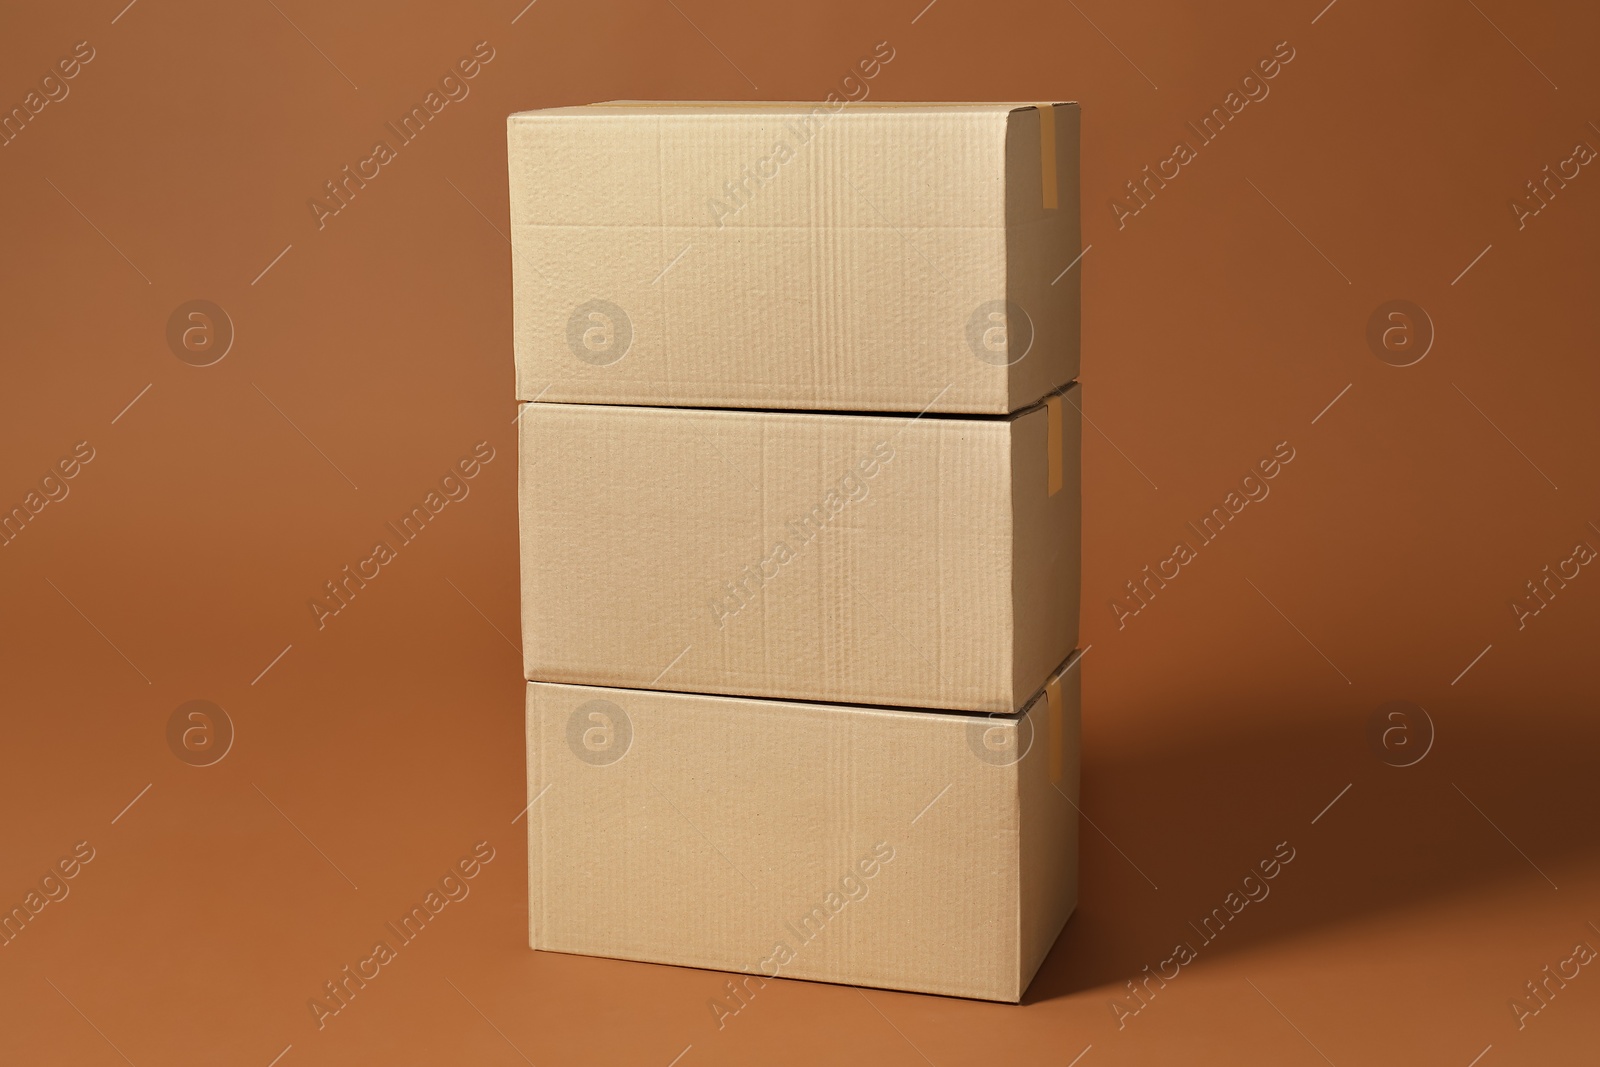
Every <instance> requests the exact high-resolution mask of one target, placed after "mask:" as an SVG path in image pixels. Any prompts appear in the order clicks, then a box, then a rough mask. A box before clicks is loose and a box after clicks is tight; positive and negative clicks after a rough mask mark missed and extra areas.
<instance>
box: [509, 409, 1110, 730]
mask: <svg viewBox="0 0 1600 1067" xmlns="http://www.w3.org/2000/svg"><path fill="white" fill-rule="evenodd" d="M1081 392H1082V390H1081V387H1079V386H1077V385H1075V384H1074V385H1072V386H1070V387H1068V388H1065V389H1063V390H1062V391H1060V392H1057V393H1053V394H1051V395H1050V396H1048V397H1046V398H1044V399H1043V400H1041V402H1040V403H1038V404H1036V405H1033V406H1031V407H1027V408H1024V409H1022V410H1020V411H1018V412H1016V413H1013V414H1011V415H1006V416H988V417H985V416H976V417H972V416H952V415H933V414H929V415H922V416H913V415H909V414H908V415H900V416H891V415H860V414H849V415H832V414H813V413H800V412H770V411H735V410H722V409H717V410H702V409H685V408H655V407H623V406H611V405H593V404H557V403H544V402H539V403H528V404H524V405H522V407H521V414H520V417H519V423H520V437H521V440H520V445H521V456H522V460H521V464H520V469H521V474H520V488H519V506H520V510H521V536H522V546H521V548H522V552H521V557H522V621H523V657H524V671H525V674H526V677H527V678H528V679H530V680H533V681H542V682H558V683H574V684H582V685H597V686H615V687H622V688H633V689H657V690H673V691H678V692H690V693H717V694H728V695H734V696H746V697H773V698H780V699H790V700H810V701H822V702H838V703H851V704H872V705H879V706H882V705H889V706H896V707H913V708H923V709H926V708H937V709H942V710H947V711H966V712H988V713H1001V714H1009V713H1013V712H1017V711H1019V710H1021V709H1022V708H1023V707H1024V706H1025V705H1026V704H1027V702H1028V701H1029V700H1030V699H1031V698H1032V697H1033V696H1034V695H1035V694H1036V693H1037V692H1038V691H1039V689H1040V686H1042V685H1043V684H1044V681H1045V679H1046V678H1047V677H1048V676H1049V674H1050V672H1051V670H1052V669H1054V668H1055V667H1056V666H1057V665H1058V664H1060V663H1061V662H1062V661H1063V660H1065V659H1066V658H1067V656H1068V655H1069V654H1070V653H1071V652H1072V651H1073V649H1074V648H1075V647H1076V645H1077V639H1078V598H1079V580H1080V579H1079V545H1080V512H1079V507H1080V478H1081V471H1080V467H1081V464H1080V447H1081V413H1080V407H1079V405H1080V403H1081V401H1080V395H1081Z"/></svg>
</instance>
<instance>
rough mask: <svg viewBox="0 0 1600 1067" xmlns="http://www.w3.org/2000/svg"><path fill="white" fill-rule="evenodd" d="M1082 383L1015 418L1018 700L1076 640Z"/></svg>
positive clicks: (1014, 660) (1014, 563)
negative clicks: (1040, 406)
mask: <svg viewBox="0 0 1600 1067" xmlns="http://www.w3.org/2000/svg"><path fill="white" fill-rule="evenodd" d="M1082 393H1083V387H1082V386H1081V385H1074V386H1072V387H1071V388H1069V389H1067V390H1066V391H1065V392H1064V393H1062V394H1059V395H1057V396H1055V397H1053V398H1051V399H1050V400H1048V401H1047V402H1046V404H1045V405H1044V406H1043V407H1042V408H1039V409H1036V410H1034V411H1031V412H1028V413H1027V414H1025V415H1022V416H1019V417H1018V418H1015V419H1013V420H1011V514H1012V535H1011V536H1012V571H1011V583H1012V603H1013V605H1014V610H1015V615H1014V619H1015V622H1014V623H1013V625H1012V627H1011V633H1012V635H1013V640H1014V648H1013V651H1012V663H1013V664H1014V666H1015V674H1014V675H1013V684H1014V686H1015V687H1016V688H1015V697H1016V700H1017V701H1018V702H1019V703H1020V702H1021V701H1025V700H1027V699H1028V698H1029V697H1031V696H1032V695H1033V694H1034V693H1036V692H1038V690H1039V686H1041V685H1042V684H1044V679H1045V678H1046V677H1047V676H1048V675H1049V674H1050V672H1052V671H1053V670H1055V669H1056V668H1057V667H1058V666H1060V665H1061V663H1062V661H1063V660H1065V659H1066V658H1067V656H1068V655H1069V654H1070V653H1071V652H1072V650H1073V649H1074V648H1076V647H1077V644H1078V615H1079V600H1080V596H1081V589H1082V482H1083V458H1082V438H1083V432H1082V419H1083V415H1082V411H1081V409H1080V408H1079V404H1080V403H1081V402H1082V400H1081V397H1082Z"/></svg>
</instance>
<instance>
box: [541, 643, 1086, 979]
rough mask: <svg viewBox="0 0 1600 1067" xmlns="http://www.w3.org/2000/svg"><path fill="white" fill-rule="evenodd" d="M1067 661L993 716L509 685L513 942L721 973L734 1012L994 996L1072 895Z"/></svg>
mask: <svg viewBox="0 0 1600 1067" xmlns="http://www.w3.org/2000/svg"><path fill="white" fill-rule="evenodd" d="M1078 673H1079V672H1078V670H1077V669H1076V663H1075V662H1072V663H1069V664H1068V665H1066V666H1064V667H1062V668H1061V669H1060V670H1058V672H1057V673H1056V675H1055V677H1054V679H1053V680H1052V682H1051V683H1050V686H1049V688H1048V694H1049V695H1041V696H1040V697H1039V699H1037V700H1035V701H1034V702H1033V703H1032V704H1030V705H1029V707H1028V708H1027V709H1026V711H1025V712H1023V713H1021V714H1018V715H1008V716H994V717H991V716H973V715H951V714H947V713H924V712H919V711H906V710H902V709H894V708H864V707H838V706H829V705H820V704H801V703H791V702H785V701H758V700H748V699H740V698H732V697H716V696H695V695H689V694H679V693H661V692H644V691H638V690H622V689H605V688H593V687H589V686H570V685H552V684H543V683H530V684H529V685H528V702H527V730H528V797H529V799H530V802H532V803H531V806H530V808H529V809H528V838H529V840H528V855H529V861H528V862H529V884H530V888H529V919H530V923H529V940H530V944H532V945H533V947H534V948H538V949H551V950H554V951H558V952H572V953H580V954H583V955H599V956H615V957H620V958H624V959H633V960H646V961H652V962H657V963H674V964H682V965H686V966H693V967H708V968H714V969H717V970H727V971H743V972H746V976H743V977H740V978H738V979H735V980H734V981H733V984H732V986H731V987H728V988H729V993H728V996H727V1001H726V1003H727V1005H728V1007H729V1008H732V1009H735V1010H736V1009H737V1008H738V1007H739V1006H740V1004H741V1002H742V1001H747V1000H748V999H749V998H750V997H752V996H759V993H760V990H761V988H762V987H763V986H764V985H765V982H764V981H763V980H762V979H763V978H767V979H770V978H775V977H783V978H809V979H817V980H821V981H828V982H844V983H849V984H853V985H868V986H881V987H885V988H890V989H906V990H914V991H919V992H927V993H944V994H951V995H955V996H965V997H977V998H982V999H987V1000H1006V1001H1016V1000H1018V999H1020V998H1021V996H1022V993H1023V990H1024V989H1026V988H1027V985H1028V981H1029V980H1030V979H1031V978H1032V977H1033V974H1034V972H1035V971H1036V970H1037V969H1038V966H1039V964H1040V962H1041V961H1042V960H1043V959H1044V956H1045V953H1046V952H1048V951H1049V949H1050V946H1051V944H1052V943H1053V942H1054V941H1055V938H1056V935H1057V934H1058V933H1059V932H1060V931H1061V927H1062V926H1063V924H1064V923H1065V922H1066V920H1067V917H1068V916H1069V915H1070V914H1071V913H1072V910H1073V907H1074V905H1075V904H1076V901H1077V825H1078V824H1077V811H1076V804H1077V800H1078V731H1079V701H1078V694H1079V681H1078ZM713 1010H714V1011H715V1009H713Z"/></svg>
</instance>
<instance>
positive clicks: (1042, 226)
mask: <svg viewBox="0 0 1600 1067" xmlns="http://www.w3.org/2000/svg"><path fill="white" fill-rule="evenodd" d="M1078 115H1079V112H1078V105H1076V104H1057V105H1054V106H1048V107H1047V106H1041V107H1040V108H1036V109H1028V110H1022V111H1016V112H1013V113H1012V115H1011V121H1010V123H1009V125H1008V129H1007V134H1006V299H1007V301H1009V306H1008V307H1007V313H1008V314H1007V321H1006V332H1007V335H1008V338H1009V340H1010V351H1009V354H1008V357H1007V358H1008V359H1009V360H1010V361H1012V364H1013V365H1012V367H1011V380H1010V388H1011V396H1010V408H1011V410H1013V411H1015V410H1018V409H1020V408H1024V407H1027V406H1028V405H1029V404H1033V403H1036V402H1037V401H1038V400H1039V398H1040V397H1042V396H1044V395H1045V394H1047V393H1050V392H1052V391H1054V390H1056V389H1059V388H1060V387H1061V386H1063V385H1065V384H1066V383H1068V382H1070V381H1073V380H1075V379H1076V378H1077V377H1078V352H1079V335H1080V325H1079V324H1080V301H1081V297H1080V285H1079V281H1080V279H1081V277H1082V274H1083V271H1082V264H1081V263H1078V264H1077V265H1074V261H1075V260H1077V259H1078V255H1079V253H1080V251H1082V249H1081V247H1080V245H1081V225H1080V218H1079V207H1078ZM1068 267H1071V269H1070V270H1069V269H1068Z"/></svg>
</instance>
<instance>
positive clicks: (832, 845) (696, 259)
mask: <svg viewBox="0 0 1600 1067" xmlns="http://www.w3.org/2000/svg"><path fill="white" fill-rule="evenodd" d="M1077 146H1078V109H1077V107H1076V106H1075V105H1071V104H1056V105H1038V106H1036V105H1032V104H1016V105H1011V104H941V105H933V104H928V105H921V104H894V105H891V104H884V105H874V104H867V103H863V104H851V105H848V106H846V107H841V108H835V107H831V106H826V105H824V106H816V105H810V104H793V105H786V104H665V103H629V104H623V103H615V104H601V105H594V106H588V107H569V108H558V109H554V110H549V111H537V112H528V113H524V114H518V115H513V116H512V117H511V119H510V120H509V148H510V153H509V154H510V166H511V223H512V245H513V272H514V282H515V308H516V360H517V397H518V399H519V400H520V401H524V402H525V403H523V404H522V405H521V407H520V412H521V414H520V419H519V424H520V434H521V459H520V463H521V482H520V486H521V488H520V507H521V536H522V604H523V609H522V612H523V615H522V618H523V648H524V663H525V668H526V676H527V679H528V683H529V684H528V687H527V744H528V788H529V800H530V802H531V804H530V807H529V808H528V812H527V820H528V833H529V881H530V891H529V898H530V910H531V915H530V924H531V942H532V944H533V947H535V948H540V949H550V950H555V951H559V952H577V953H584V954H589V955H601V956H614V957H620V958H625V959H634V960H649V961H655V962H661V963H672V964H681V965H686V966H694V967H709V968H717V969H723V970H729V971H735V972H743V975H742V976H741V977H738V978H736V979H735V980H734V981H733V983H732V988H731V989H730V990H729V999H728V1001H727V1005H728V1008H729V1010H737V1007H738V1005H739V1004H742V1003H745V1002H747V1001H748V998H749V997H750V996H751V995H753V993H754V991H755V990H756V989H758V988H759V987H760V984H761V983H762V982H763V981H764V980H766V979H770V978H774V977H787V978H809V979H818V980H823V981H831V982H846V983H851V984H858V985H869V986H882V987H888V988H895V989H908V990H917V991H923V992H931V993H946V994H954V995H960V996H969V997H981V998H987V999H994V1000H1008V1001H1016V1000H1018V999H1020V997H1021V996H1022V993H1023V990H1024V989H1025V988H1026V987H1027V985H1028V982H1029V980H1030V979H1031V978H1032V976H1033V974H1034V972H1035V971H1036V970H1037V969H1038V966H1039V964H1040V963H1041V962H1042V961H1043V959H1044V956H1045V954H1046V952H1048V951H1049V948H1050V946H1051V944H1052V943H1053V942H1054V940H1055V938H1056V935H1057V934H1058V933H1059V932H1060V930H1061V927H1062V925H1063V924H1064V923H1065V922H1066V920H1067V917H1068V916H1069V915H1070V914H1071V912H1072V909H1073V907H1074V905H1075V903H1076V899H1077V825H1078V820H1077V809H1076V803H1077V793H1078V755H1077V744H1078V705H1079V700H1078V692H1079V681H1078V676H1079V671H1078V670H1077V669H1076V662H1075V659H1074V651H1073V650H1074V648H1075V647H1076V643H1077V637H1078V597H1079V479H1080V469H1079V468H1080V463H1079V445H1080V414H1079V407H1078V404H1079V400H1078V394H1079V388H1078V387H1077V386H1076V384H1075V379H1076V378H1077V371H1078V284H1077V276H1078V274H1077V271H1076V270H1075V269H1072V270H1069V269H1067V268H1068V267H1069V266H1070V265H1071V264H1073V263H1074V262H1075V260H1076V258H1077V257H1078V255H1079V240H1080V238H1079V225H1078V153H1077Z"/></svg>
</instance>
